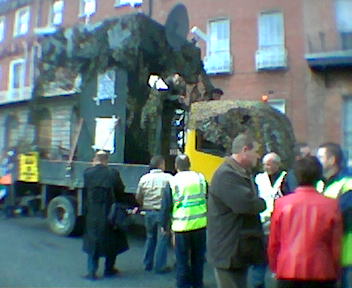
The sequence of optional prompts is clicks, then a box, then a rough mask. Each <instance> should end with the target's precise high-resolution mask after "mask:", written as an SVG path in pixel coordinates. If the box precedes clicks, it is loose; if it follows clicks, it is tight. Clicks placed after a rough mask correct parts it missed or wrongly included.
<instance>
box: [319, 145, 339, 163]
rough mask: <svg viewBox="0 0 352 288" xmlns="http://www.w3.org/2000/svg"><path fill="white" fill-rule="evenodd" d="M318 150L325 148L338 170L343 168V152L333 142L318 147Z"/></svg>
mask: <svg viewBox="0 0 352 288" xmlns="http://www.w3.org/2000/svg"><path fill="white" fill-rule="evenodd" d="M319 148H325V149H326V151H327V153H328V154H329V156H334V157H335V160H336V164H337V165H338V167H339V168H341V167H342V166H343V160H344V159H343V152H342V149H341V146H340V145H339V144H337V143H333V142H326V143H323V144H321V145H319Z"/></svg>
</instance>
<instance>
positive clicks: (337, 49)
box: [0, 0, 352, 166]
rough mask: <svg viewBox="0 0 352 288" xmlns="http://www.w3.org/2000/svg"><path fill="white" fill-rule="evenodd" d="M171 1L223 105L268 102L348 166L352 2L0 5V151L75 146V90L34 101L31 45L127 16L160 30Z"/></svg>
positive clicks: (63, 0)
mask: <svg viewBox="0 0 352 288" xmlns="http://www.w3.org/2000/svg"><path fill="white" fill-rule="evenodd" d="M178 3H183V4H184V5H185V6H186V7H187V10H188V14H189V24H190V25H189V30H190V33H189V35H188V39H189V40H190V41H194V43H195V45H197V46H199V47H200V48H201V51H202V56H203V62H204V67H205V70H206V71H207V74H208V75H209V76H210V77H211V80H212V82H213V84H214V85H215V86H216V87H219V88H221V89H222V90H223V91H224V95H223V99H234V100H235V99H238V100H261V99H263V96H265V97H267V98H268V100H267V101H269V103H270V104H272V105H273V106H275V107H277V108H278V109H279V110H281V111H282V112H284V113H286V114H287V116H288V117H289V119H290V120H291V122H292V124H293V127H294V130H295V134H296V138H297V140H298V141H304V142H308V143H309V145H310V146H311V147H312V148H316V147H317V146H318V145H319V144H320V143H322V142H326V141H334V142H339V143H341V144H342V146H343V147H344V150H345V151H346V154H347V156H348V158H349V164H350V165H351V166H352V73H351V72H352V20H351V19H352V0H297V1H278V0H269V1H265V2H260V1H259V2H258V1H255V0H249V1H242V0H233V1H227V0H217V1H213V0H182V1H176V0H144V1H142V0H133V1H131V0H130V1H126V0H11V1H9V0H7V1H6V0H0V124H1V125H0V139H1V140H0V149H1V150H6V149H9V148H11V147H19V146H20V147H21V146H23V147H22V149H26V147H28V146H33V145H34V146H35V145H37V146H39V147H40V148H42V150H43V151H46V152H47V153H55V152H53V151H55V150H57V149H62V150H64V151H69V150H70V147H71V146H72V143H73V141H74V135H75V127H76V126H77V125H76V123H77V122H78V120H77V119H78V117H79V116H78V114H79V112H78V111H77V107H76V106H75V105H76V102H77V101H76V96H77V94H79V89H78V87H76V86H75V85H74V83H71V84H72V85H68V86H69V87H68V88H67V87H66V88H65V89H64V90H62V87H61V88H60V89H57V87H56V88H55V89H54V88H53V89H50V91H47V92H46V93H45V95H41V97H37V98H40V99H33V96H32V95H33V93H32V89H33V87H34V81H35V79H36V73H38V72H37V69H36V67H37V64H38V61H40V60H39V59H40V53H41V46H40V41H38V37H45V35H46V34H50V33H52V32H54V31H56V30H57V29H61V28H62V27H64V28H65V27H70V26H72V25H74V24H77V23H96V22H99V21H102V20H104V19H106V18H109V17H113V16H118V15H122V14H126V13H136V12H138V13H144V14H146V15H148V16H150V17H152V18H154V19H155V20H156V21H158V22H160V23H162V24H163V23H165V22H166V21H167V18H168V15H169V12H170V11H171V9H172V8H173V7H174V6H175V5H176V4H178ZM73 82H74V81H73ZM34 106H35V109H37V110H38V109H39V110H40V111H42V113H39V116H37V115H38V113H36V114H35V115H36V116H34V114H33V113H32V111H33V109H34V108H33V107H34Z"/></svg>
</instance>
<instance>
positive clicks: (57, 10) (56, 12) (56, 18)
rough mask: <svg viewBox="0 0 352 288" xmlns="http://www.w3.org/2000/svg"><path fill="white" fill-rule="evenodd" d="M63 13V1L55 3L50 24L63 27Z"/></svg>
mask: <svg viewBox="0 0 352 288" xmlns="http://www.w3.org/2000/svg"><path fill="white" fill-rule="evenodd" d="M63 11H64V1H63V0H56V1H54V2H53V3H52V6H51V11H50V19H49V23H50V24H52V25H61V24H62V19H63Z"/></svg>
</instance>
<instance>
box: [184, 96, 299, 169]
mask: <svg viewBox="0 0 352 288" xmlns="http://www.w3.org/2000/svg"><path fill="white" fill-rule="evenodd" d="M188 128H191V129H197V130H199V131H201V132H202V135H203V137H204V138H205V139H206V140H207V141H209V142H211V143H214V144H216V145H218V146H221V147H223V148H224V149H225V150H226V152H227V153H230V151H231V142H232V139H233V138H234V137H235V136H236V135H238V134H239V133H241V132H246V131H249V132H250V133H251V134H253V135H254V136H255V138H256V139H257V141H258V143H260V153H261V155H264V154H265V153H268V152H271V151H273V152H276V153H278V154H279V155H280V157H281V159H282V162H283V166H284V167H285V168H287V167H291V164H292V161H293V158H294V155H293V151H294V149H293V148H294V143H295V137H294V134H293V129H292V126H291V123H290V121H289V120H288V118H287V117H286V116H285V115H284V114H282V113H280V112H279V111H278V110H276V109H274V108H272V107H271V106H270V105H268V104H266V103H263V102H259V101H258V102H257V101H230V100H222V101H209V102H199V103H194V104H192V107H191V113H190V119H189V122H188Z"/></svg>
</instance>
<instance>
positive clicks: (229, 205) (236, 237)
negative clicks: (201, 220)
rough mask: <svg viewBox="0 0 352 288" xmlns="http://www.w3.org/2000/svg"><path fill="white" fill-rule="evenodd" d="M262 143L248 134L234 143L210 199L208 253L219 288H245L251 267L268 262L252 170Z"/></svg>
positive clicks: (261, 208) (215, 178)
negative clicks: (249, 267) (266, 260)
mask: <svg viewBox="0 0 352 288" xmlns="http://www.w3.org/2000/svg"><path fill="white" fill-rule="evenodd" d="M258 149H259V144H258V143H257V142H256V141H255V140H254V138H252V137H251V136H250V135H247V134H239V135H238V136H237V137H236V138H235V139H234V140H233V142H232V155H231V156H229V157H226V158H225V161H224V163H223V164H222V165H221V166H220V167H219V168H218V169H217V171H216V172H215V174H214V176H213V179H212V182H211V186H210V190H209V198H208V228H207V229H208V235H207V253H208V259H209V262H210V264H212V265H213V266H214V267H215V276H216V281H217V284H218V287H219V288H245V287H247V284H246V278H247V270H248V266H249V265H252V264H261V263H264V261H265V249H264V234H263V229H262V226H261V222H260V218H259V213H260V212H262V211H264V210H265V208H266V206H265V201H264V200H263V199H261V198H258V194H257V190H256V187H255V184H254V182H253V175H252V174H251V169H252V168H253V167H255V166H256V164H257V161H258V159H259V157H260V156H259V154H258Z"/></svg>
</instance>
